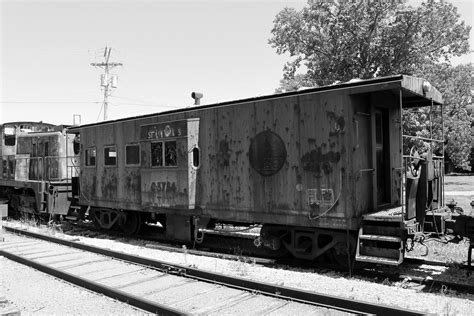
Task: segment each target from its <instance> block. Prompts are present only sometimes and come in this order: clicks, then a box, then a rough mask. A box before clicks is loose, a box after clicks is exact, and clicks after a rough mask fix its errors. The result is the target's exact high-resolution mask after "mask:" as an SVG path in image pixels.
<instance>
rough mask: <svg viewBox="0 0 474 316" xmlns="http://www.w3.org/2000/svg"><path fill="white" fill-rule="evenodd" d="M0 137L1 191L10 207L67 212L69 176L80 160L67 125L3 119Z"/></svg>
mask: <svg viewBox="0 0 474 316" xmlns="http://www.w3.org/2000/svg"><path fill="white" fill-rule="evenodd" d="M1 139H2V143H1V145H2V147H1V152H2V165H1V166H0V194H1V195H2V196H3V197H4V198H6V199H7V200H8V201H9V204H10V206H11V209H12V210H13V211H16V212H22V213H31V214H41V213H43V214H53V215H55V214H59V215H66V214H68V211H69V206H70V198H71V194H70V190H71V183H70V179H71V177H72V176H75V175H77V173H78V170H76V168H78V167H79V166H78V164H79V163H78V161H76V159H78V157H77V156H75V154H74V137H73V135H70V134H67V133H66V126H54V125H52V124H46V123H42V122H39V123H35V122H12V123H6V124H4V125H2V128H1ZM76 147H77V146H76ZM78 149H79V148H78V147H77V148H76V150H77V152H78ZM74 164H75V165H76V166H75V167H74Z"/></svg>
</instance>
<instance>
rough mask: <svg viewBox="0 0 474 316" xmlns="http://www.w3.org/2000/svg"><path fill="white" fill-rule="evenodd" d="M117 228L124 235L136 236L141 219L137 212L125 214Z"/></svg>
mask: <svg viewBox="0 0 474 316" xmlns="http://www.w3.org/2000/svg"><path fill="white" fill-rule="evenodd" d="M119 226H120V229H121V230H122V232H123V233H124V234H126V235H133V234H136V233H138V232H139V231H140V228H141V226H142V217H141V215H140V213H138V212H125V219H124V220H122V221H120V222H119Z"/></svg>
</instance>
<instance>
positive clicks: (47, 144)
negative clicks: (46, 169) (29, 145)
mask: <svg viewBox="0 0 474 316" xmlns="http://www.w3.org/2000/svg"><path fill="white" fill-rule="evenodd" d="M44 156H45V157H48V156H49V142H44Z"/></svg>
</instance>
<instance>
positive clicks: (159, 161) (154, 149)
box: [151, 142, 163, 167]
mask: <svg viewBox="0 0 474 316" xmlns="http://www.w3.org/2000/svg"><path fill="white" fill-rule="evenodd" d="M151 166H152V167H162V166H163V143H162V142H158V143H151Z"/></svg>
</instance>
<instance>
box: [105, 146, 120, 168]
mask: <svg viewBox="0 0 474 316" xmlns="http://www.w3.org/2000/svg"><path fill="white" fill-rule="evenodd" d="M111 148H113V149H114V151H115V157H111V156H110V150H109V155H108V159H110V158H115V161H114V164H108V163H107V157H106V155H105V151H106V150H107V149H111ZM103 149H104V150H103V151H102V152H103V154H104V167H105V168H113V167H117V165H118V150H117V146H116V145H107V146H104V148H103Z"/></svg>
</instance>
